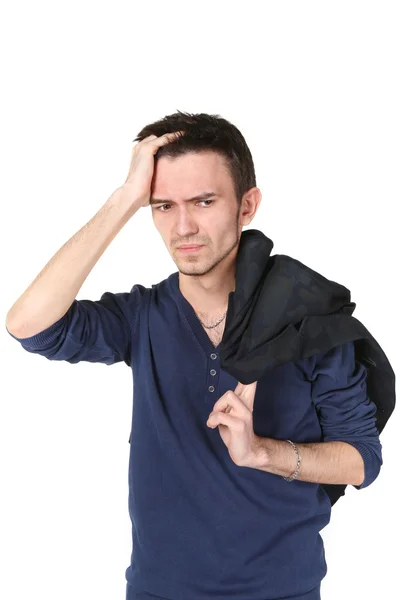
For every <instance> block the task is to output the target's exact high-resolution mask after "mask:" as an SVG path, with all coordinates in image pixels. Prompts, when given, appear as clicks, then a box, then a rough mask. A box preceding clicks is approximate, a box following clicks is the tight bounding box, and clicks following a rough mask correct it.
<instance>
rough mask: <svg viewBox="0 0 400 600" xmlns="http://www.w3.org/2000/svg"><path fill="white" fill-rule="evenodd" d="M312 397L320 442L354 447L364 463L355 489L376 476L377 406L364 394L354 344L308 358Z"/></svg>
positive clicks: (379, 451)
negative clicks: (318, 425)
mask: <svg viewBox="0 0 400 600" xmlns="http://www.w3.org/2000/svg"><path fill="white" fill-rule="evenodd" d="M308 360H309V361H310V366H311V372H310V379H311V397H312V401H313V403H314V405H315V408H316V411H317V414H318V417H319V421H320V425H321V430H322V438H323V441H325V442H328V441H342V442H347V443H348V444H351V445H352V446H354V448H356V449H357V450H358V451H359V452H360V454H361V456H362V458H363V460H364V468H365V478H364V481H363V483H362V484H361V485H354V486H353V487H355V488H357V489H361V488H365V487H367V486H368V485H370V484H371V483H372V482H373V481H374V480H375V479H376V478H377V476H378V475H379V472H380V468H381V465H382V464H383V459H382V445H381V443H380V440H379V432H378V430H377V428H376V418H375V414H376V410H377V409H376V405H375V404H374V403H373V402H372V401H371V400H370V399H369V396H368V394H367V383H366V379H367V369H366V367H365V366H364V365H363V364H362V363H360V362H359V361H357V360H356V359H355V354H354V344H353V342H347V343H345V344H341V345H339V346H336V347H335V348H332V349H331V350H329V351H328V352H326V353H324V354H317V355H315V356H312V357H311V358H310V359H308Z"/></svg>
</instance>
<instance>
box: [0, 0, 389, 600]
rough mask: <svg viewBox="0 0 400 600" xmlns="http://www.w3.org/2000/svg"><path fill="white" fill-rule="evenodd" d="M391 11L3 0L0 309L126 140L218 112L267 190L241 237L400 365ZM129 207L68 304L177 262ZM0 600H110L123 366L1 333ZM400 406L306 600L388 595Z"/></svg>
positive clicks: (121, 550)
mask: <svg viewBox="0 0 400 600" xmlns="http://www.w3.org/2000/svg"><path fill="white" fill-rule="evenodd" d="M398 6H399V5H398V2H395V1H394V2H388V1H379V2H378V1H376V2H369V1H366V0H363V1H357V2H356V1H348V0H346V1H335V2H321V1H313V2H305V1H296V2H288V1H280V2H278V1H276V2H251V1H249V0H247V1H246V2H243V3H228V2H216V1H213V2H205V1H204V0H202V2H198V3H194V2H187V3H183V2H182V3H180V2H156V1H154V0H152V1H151V2H149V3H148V4H146V3H144V2H140V3H139V2H127V1H119V2H118V1H113V2H94V1H84V0H80V1H79V2H77V1H71V0H70V1H69V2H44V1H40V0H37V1H36V2H27V1H26V0H25V1H20V2H14V3H11V2H9V3H8V4H7V5H6V4H4V5H3V9H2V17H1V31H0V33H1V35H0V40H1V56H2V61H1V71H2V73H1V82H2V88H3V91H2V93H1V132H2V133H1V138H0V144H1V180H0V185H1V190H0V192H1V211H2V218H1V232H0V233H1V261H2V264H1V270H2V282H3V285H2V286H1V287H2V295H1V299H0V302H1V307H0V308H1V312H2V314H3V318H4V324H5V317H6V313H7V311H8V310H9V308H10V307H11V305H12V304H13V303H14V302H15V300H16V299H17V298H18V297H19V296H20V295H21V294H22V293H23V292H24V291H25V289H26V288H27V287H28V285H29V284H30V283H31V282H32V281H33V279H34V278H35V277H36V275H37V274H38V273H39V271H41V269H42V268H43V267H44V265H45V264H46V263H47V262H48V261H49V260H50V258H51V257H52V256H53V255H54V254H55V252H56V251H57V250H58V249H59V248H60V247H61V246H62V245H63V244H64V243H65V242H66V241H67V240H68V239H69V238H70V237H71V236H72V235H73V234H74V233H76V232H77V231H78V230H79V229H80V228H81V227H82V226H83V225H84V224H85V223H87V221H89V220H90V219H91V218H92V217H93V216H94V214H95V213H96V212H97V211H98V210H99V209H100V207H101V206H102V205H103V204H104V202H105V201H106V200H107V198H108V197H109V196H110V195H111V194H112V192H113V191H114V189H116V188H117V187H119V186H120V185H121V184H122V183H123V181H124V180H125V178H126V175H127V172H128V167H129V163H130V156H131V150H132V147H133V142H132V140H133V138H134V137H135V135H136V134H137V132H138V131H139V130H140V129H141V128H142V127H143V126H144V125H145V124H147V123H150V122H152V121H155V120H157V119H160V118H162V117H163V116H165V115H167V114H170V113H173V112H175V111H176V110H177V109H179V110H182V111H188V112H208V113H212V114H219V115H221V116H223V117H224V118H227V119H228V120H230V121H231V122H233V123H234V124H235V125H236V126H237V127H238V128H239V129H240V130H241V131H242V133H243V135H244V136H245V138H246V140H247V143H248V145H249V147H250V149H251V152H252V154H253V158H254V163H255V168H256V175H257V185H258V186H259V187H260V189H261V191H262V193H263V198H262V202H261V205H260V208H259V210H258V213H257V215H256V217H255V218H254V220H253V221H252V223H251V225H250V228H255V229H260V230H261V231H263V232H264V233H265V234H266V235H267V236H268V237H270V238H271V239H272V240H273V241H274V249H273V253H274V254H275V253H277V254H279V253H281V254H287V255H289V256H292V257H294V258H297V259H298V260H300V261H302V262H303V263H305V264H306V265H308V266H310V267H311V268H313V269H315V270H317V271H319V272H320V273H322V274H323V275H324V276H326V277H328V278H329V279H332V280H334V281H337V282H339V283H341V284H343V285H345V286H346V287H347V288H348V289H350V290H351V294H352V296H351V298H352V300H353V301H355V302H356V304H357V308H356V310H355V313H354V316H355V317H356V318H357V319H359V320H360V321H361V322H362V323H363V324H364V325H365V326H366V327H367V329H368V330H369V331H370V333H371V334H372V335H373V336H374V337H375V339H376V340H377V341H378V343H379V344H380V346H381V347H382V349H383V350H384V352H385V353H386V355H387V357H388V359H389V361H390V362H391V365H392V367H393V369H394V370H395V372H397V370H398V368H399V351H398V337H399V325H398V300H399V283H398V279H399V276H398V274H399V268H398V259H399V239H398V236H399V218H398V209H399V164H400V163H399V159H400V156H399V135H400V127H399V106H400V93H399V52H400V43H399V35H398V32H399V29H400V19H399V12H398ZM176 270H177V269H176V265H175V263H174V262H173V261H172V259H171V257H170V255H169V254H168V252H167V250H166V247H165V245H164V243H163V241H162V239H161V237H160V236H159V234H158V232H157V230H156V229H155V227H154V224H153V221H152V216H151V209H150V208H143V209H141V210H139V211H138V212H137V213H136V214H135V215H134V217H133V218H132V219H131V220H130V221H129V222H128V223H127V224H126V225H125V227H124V228H123V230H122V231H121V232H120V233H119V234H118V236H117V237H116V238H115V239H114V240H113V241H112V243H111V245H110V246H109V248H108V249H107V250H106V252H105V253H104V254H103V256H102V257H101V258H100V260H99V261H98V263H97V264H96V266H95V267H94V269H93V270H92V272H91V273H90V275H89V276H88V278H87V279H86V281H85V282H84V284H83V286H82V288H81V289H80V291H79V294H78V295H77V298H78V299H83V298H88V299H92V300H95V299H99V298H100V296H101V294H102V293H103V292H104V291H113V292H120V291H129V290H130V289H131V288H132V286H133V285H134V284H136V283H140V284H142V285H145V286H147V287H150V286H151V285H152V284H153V283H157V282H159V281H161V280H162V279H164V278H166V277H167V276H168V275H169V274H170V273H172V272H173V271H176ZM1 357H2V361H1V380H0V381H1V390H0V395H1V419H0V428H1V429H0V444H1V445H0V455H1V457H2V458H1V496H0V498H1V500H0V501H1V507H0V518H1V524H0V525H1V535H0V544H1V553H2V556H1V578H0V596H1V597H2V598H4V599H7V600H15V599H20V598H31V597H32V598H41V600H50V599H51V600H54V599H55V598H57V600H67V599H68V600H70V599H71V598H74V599H76V600H89V599H93V600H94V599H96V600H103V599H104V600H111V599H113V600H114V599H116V600H118V599H120V600H122V599H123V598H125V569H126V568H127V567H128V565H129V561H130V552H131V530H130V527H131V524H130V520H129V514H128V457H129V444H128V437H129V433H130V423H131V411H132V389H133V388H132V377H131V371H130V369H128V368H127V366H126V365H125V363H119V364H116V365H113V366H112V368H110V367H107V366H106V365H103V364H90V363H79V364H76V365H71V364H69V363H62V362H59V363H57V362H56V361H48V360H46V359H45V358H43V357H41V356H38V355H32V354H29V353H28V352H26V351H24V350H23V349H22V347H21V346H20V345H19V343H18V342H17V341H15V340H14V339H13V338H12V337H10V336H9V335H8V333H7V331H6V329H5V325H4V328H3V331H2V332H1ZM399 414H400V413H399V412H398V410H397V409H396V410H395V411H394V413H393V415H392V417H391V419H390V420H389V422H388V424H387V426H386V428H385V429H384V431H383V432H382V434H381V442H382V445H383V458H384V465H383V467H382V470H381V473H380V475H379V477H378V479H377V480H376V481H375V482H374V483H373V484H372V485H371V486H369V487H368V488H366V489H364V490H356V489H355V488H353V487H351V486H348V487H347V491H346V496H345V497H344V498H342V499H341V500H340V501H339V502H338V503H337V505H335V507H333V509H332V518H331V522H330V524H329V525H328V526H327V527H326V528H325V529H324V530H323V531H322V536H323V539H324V542H325V551H326V558H327V562H328V574H327V576H326V578H325V579H324V580H323V583H322V598H323V600H337V599H338V598H340V599H341V600H354V599H355V598H357V599H358V598H362V599H363V600H369V599H371V600H372V599H374V600H375V599H376V598H379V599H380V600H382V599H383V600H385V599H388V600H389V599H390V600H392V599H393V598H394V597H399V596H397V594H398V593H399V584H398V572H397V571H398V567H399V562H398V561H399V551H398V545H397V542H398V535H399V518H398V514H399V510H398V496H397V493H398V491H399V483H398V481H399V456H400V455H399V448H398V444H396V440H397V437H398V431H399Z"/></svg>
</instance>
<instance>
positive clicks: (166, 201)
mask: <svg viewBox="0 0 400 600" xmlns="http://www.w3.org/2000/svg"><path fill="white" fill-rule="evenodd" d="M215 196H218V194H216V193H215V192H204V193H203V194H199V195H198V196H193V198H188V199H187V200H185V202H195V201H198V200H208V199H209V198H213V197H215ZM150 204H151V205H153V204H175V202H174V201H173V200H169V199H168V198H167V199H164V200H163V199H162V198H153V197H152V198H150Z"/></svg>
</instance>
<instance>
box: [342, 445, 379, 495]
mask: <svg viewBox="0 0 400 600" xmlns="http://www.w3.org/2000/svg"><path fill="white" fill-rule="evenodd" d="M346 443H347V444H350V445H351V446H353V447H354V448H356V450H358V451H359V453H360V454H361V456H362V458H363V461H364V481H363V482H362V484H361V485H354V486H353V487H355V488H356V489H357V490H360V489H363V488H365V487H368V486H369V485H370V484H371V483H372V482H373V481H374V480H375V479H376V478H377V477H378V475H379V471H380V469H381V465H382V464H383V461H382V460H381V459H380V458H378V456H377V455H376V453H375V452H374V451H373V450H372V449H371V448H370V446H368V445H367V444H364V443H361V442H346Z"/></svg>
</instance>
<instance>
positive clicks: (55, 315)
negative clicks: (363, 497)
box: [6, 186, 143, 338]
mask: <svg viewBox="0 0 400 600" xmlns="http://www.w3.org/2000/svg"><path fill="white" fill-rule="evenodd" d="M142 205H143V200H140V199H137V198H135V197H133V198H132V194H131V193H128V191H127V190H126V189H125V188H124V186H121V187H120V188H117V189H116V190H115V192H114V193H113V194H112V195H111V196H110V198H109V199H108V200H107V202H105V204H104V205H103V206H102V207H101V208H100V210H99V211H98V212H97V213H96V215H95V216H94V217H93V218H92V219H91V220H90V221H89V222H88V223H86V225H84V226H83V227H82V228H81V229H80V230H79V231H78V232H77V233H76V234H75V235H74V236H73V237H72V238H71V239H69V240H68V241H67V242H66V243H65V244H64V245H63V246H62V247H61V248H60V249H59V250H58V252H56V254H55V255H54V256H53V257H52V258H51V260H50V261H49V262H48V263H47V264H46V266H45V267H44V268H43V270H42V271H41V272H40V273H39V275H38V276H37V277H36V279H34V281H33V282H32V283H31V284H30V285H29V287H28V288H27V289H26V291H25V292H24V293H23V294H22V295H21V296H20V298H18V300H17V301H16V302H15V303H14V304H13V306H12V307H11V308H10V310H9V311H8V313H7V319H6V327H7V330H8V331H9V333H11V334H12V335H13V336H15V337H17V338H28V337H31V336H34V335H36V334H37V333H39V332H41V331H44V330H45V329H47V328H48V327H49V326H50V325H52V324H54V323H55V322H56V321H58V320H59V319H60V318H61V317H62V316H64V315H65V314H66V312H67V311H68V309H69V308H70V307H71V305H72V303H73V301H74V299H75V297H76V295H77V294H78V291H79V290H80V288H81V287H82V285H83V282H84V281H85V279H86V277H87V276H88V275H89V273H90V271H91V270H92V269H93V267H94V265H95V264H96V263H97V261H98V260H99V258H100V256H101V255H102V254H103V252H104V251H105V250H106V248H107V247H108V246H109V244H110V243H111V241H112V240H113V239H114V237H115V236H116V235H117V234H118V232H119V231H120V230H121V229H122V227H123V226H124V225H125V223H126V222H127V221H128V220H129V219H130V218H131V217H132V216H133V215H134V214H135V212H136V211H137V210H138V209H139V208H140V207H141V206H142Z"/></svg>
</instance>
